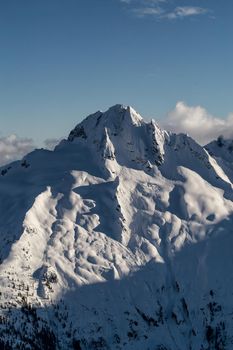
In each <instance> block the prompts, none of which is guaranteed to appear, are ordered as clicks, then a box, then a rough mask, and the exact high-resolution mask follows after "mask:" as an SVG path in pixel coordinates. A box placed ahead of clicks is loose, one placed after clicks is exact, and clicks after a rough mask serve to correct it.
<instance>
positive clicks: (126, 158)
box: [0, 105, 233, 350]
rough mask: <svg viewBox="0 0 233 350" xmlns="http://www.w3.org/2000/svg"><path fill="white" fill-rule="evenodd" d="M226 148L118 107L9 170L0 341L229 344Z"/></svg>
mask: <svg viewBox="0 0 233 350" xmlns="http://www.w3.org/2000/svg"><path fill="white" fill-rule="evenodd" d="M218 141H219V140H218ZM229 147H230V144H229V145H228V143H224V144H223V146H219V144H218V142H213V143H211V144H209V145H207V146H206V147H205V148H203V147H201V146H200V145H199V144H197V143H196V142H195V141H194V140H193V139H191V138H190V137H188V136H187V135H185V134H178V135H176V134H173V133H169V132H167V131H165V130H161V129H160V128H159V126H158V125H157V124H156V123H155V122H154V121H153V120H152V121H151V122H145V121H144V120H143V118H142V117H141V116H140V115H139V114H138V113H137V112H136V111H134V110H133V108H131V107H124V106H121V105H116V106H113V107H111V108H110V109H109V110H108V111H107V112H105V113H103V112H97V113H95V114H92V115H90V116H88V117H87V118H86V119H84V120H83V121H82V122H81V123H80V124H78V125H77V126H76V127H75V128H74V129H73V130H72V131H71V132H70V134H69V136H68V139H67V140H63V141H61V143H60V144H59V145H58V146H57V147H56V148H55V150H54V151H48V150H44V149H40V150H35V151H33V152H32V153H30V154H28V155H27V156H26V157H24V158H23V160H22V161H17V162H14V163H12V164H9V165H7V166H5V167H2V168H1V169H0V174H1V175H0V243H1V244H0V258H1V264H0V286H1V287H0V349H40V350H41V349H43V350H50V349H51V350H52V349H53V350H54V349H61V350H69V349H74V350H80V349H81V350H84V349H85V350H92V349H113V350H117V349H124V350H125V349H126V350H128V349H131V350H178V349H179V350H188V349H189V350H207V349H208V350H211V349H217V350H224V349H226V350H230V349H232V348H233V305H232V295H233V273H232V271H233V253H232V250H233V190H232V181H233V177H232V174H233V166H232V161H231V159H232V158H231V155H232V153H231V150H230V149H229ZM228 151H229V154H230V156H228V153H227V152H228Z"/></svg>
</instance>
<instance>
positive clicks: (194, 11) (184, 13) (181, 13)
mask: <svg viewBox="0 0 233 350" xmlns="http://www.w3.org/2000/svg"><path fill="white" fill-rule="evenodd" d="M208 12H209V10H208V9H206V8H203V7H195V6H179V7H176V8H175V9H174V10H173V11H171V12H167V13H165V14H164V17H166V18H168V19H176V18H184V17H190V16H199V15H204V14H206V13H208Z"/></svg>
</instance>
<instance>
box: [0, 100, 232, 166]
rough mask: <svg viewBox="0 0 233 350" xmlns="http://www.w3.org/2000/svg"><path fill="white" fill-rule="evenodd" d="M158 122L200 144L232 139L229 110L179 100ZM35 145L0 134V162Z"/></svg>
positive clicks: (51, 142) (53, 141) (48, 143)
mask: <svg viewBox="0 0 233 350" xmlns="http://www.w3.org/2000/svg"><path fill="white" fill-rule="evenodd" d="M158 124H159V125H160V126H161V127H162V128H164V129H166V130H168V131H171V132H174V133H186V134H188V135H189V136H191V137H192V138H193V139H195V140H196V141H197V142H198V143H200V144H201V145H206V144H208V143H209V142H211V141H213V140H215V139H217V138H218V136H220V135H222V136H223V137H224V138H225V139H233V113H230V114H229V115H228V116H227V117H226V118H224V119H223V118H219V117H216V116H213V115H211V114H210V113H209V112H208V111H207V110H206V109H205V108H203V107H201V106H189V105H187V104H186V103H185V102H183V101H179V102H177V104H176V106H175V108H174V109H173V110H171V111H170V112H168V113H167V115H166V116H165V117H164V118H163V119H160V120H159V121H158ZM61 140H62V138H61V137H59V138H53V139H46V140H45V141H44V147H45V148H46V149H49V150H52V149H54V147H55V146H56V145H57V144H58V143H59V142H60V141H61ZM35 148H36V144H35V142H34V140H33V139H31V138H25V137H24V138H23V137H19V136H17V135H15V134H11V135H9V136H2V137H0V166H3V165H6V164H8V163H10V162H12V161H15V160H18V159H21V158H22V157H23V156H25V155H26V154H27V153H29V152H31V151H32V150H33V149H35Z"/></svg>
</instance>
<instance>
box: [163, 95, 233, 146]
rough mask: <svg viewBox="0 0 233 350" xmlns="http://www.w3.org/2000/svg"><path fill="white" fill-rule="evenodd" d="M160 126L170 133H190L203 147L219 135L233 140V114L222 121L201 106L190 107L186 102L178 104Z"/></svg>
mask: <svg viewBox="0 0 233 350" xmlns="http://www.w3.org/2000/svg"><path fill="white" fill-rule="evenodd" d="M160 124H161V125H162V126H163V127H164V129H167V130H169V131H173V132H183V133H188V134H189V135H190V136H191V137H193V138H194V139H195V140H197V141H198V142H199V143H200V144H202V145H205V144H207V143H208V142H210V141H212V140H214V139H216V138H217V137H218V136H219V135H223V136H224V137H225V138H227V139H233V113H231V114H229V115H228V116H227V118H225V119H221V118H218V117H215V116H213V115H211V114H210V113H209V112H208V111H207V110H206V109H205V108H203V107H201V106H188V105H187V104H186V103H184V102H178V103H177V104H176V106H175V108H174V109H173V110H172V111H170V112H169V113H168V115H167V117H166V118H165V120H164V121H162V122H160Z"/></svg>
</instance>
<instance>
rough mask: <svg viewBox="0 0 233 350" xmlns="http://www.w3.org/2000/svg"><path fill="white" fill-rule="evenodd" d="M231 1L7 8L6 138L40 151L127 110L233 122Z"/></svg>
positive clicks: (1, 25) (3, 21)
mask: <svg viewBox="0 0 233 350" xmlns="http://www.w3.org/2000/svg"><path fill="white" fill-rule="evenodd" d="M232 15H233V1H232V0H222V1H220V0H131V1H130V0H37V1H36V0H2V1H0V122H1V124H0V125H1V126H0V137H2V138H4V137H6V136H7V135H10V134H13V133H15V134H17V135H19V136H20V137H30V138H32V139H33V140H34V141H35V143H36V144H38V145H41V144H42V142H43V140H45V139H47V138H57V137H60V136H66V134H67V133H68V132H69V130H70V129H71V128H72V127H73V126H74V125H75V124H76V123H77V122H78V121H80V120H81V119H82V118H83V117H84V116H86V115H87V114H89V113H91V112H94V111H96V110H98V109H102V110H105V109H106V108H107V107H109V106H111V105H113V104H116V103H123V104H127V105H128V104H129V105H132V106H133V107H134V108H135V109H137V110H138V111H139V112H140V113H141V114H142V115H143V116H145V117H148V118H150V117H154V118H156V119H160V120H161V121H162V122H163V119H164V118H167V113H168V112H169V111H171V110H173V109H176V107H175V106H176V103H177V101H184V102H185V104H187V106H198V105H201V106H203V107H204V108H205V109H206V110H207V111H208V112H206V113H207V114H208V115H209V114H210V116H217V117H218V118H227V116H228V115H229V114H230V113H231V112H233V106H232V104H233V103H232V92H233V68H232V62H233V45H232V44H233V42H232V38H233V25H232Z"/></svg>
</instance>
